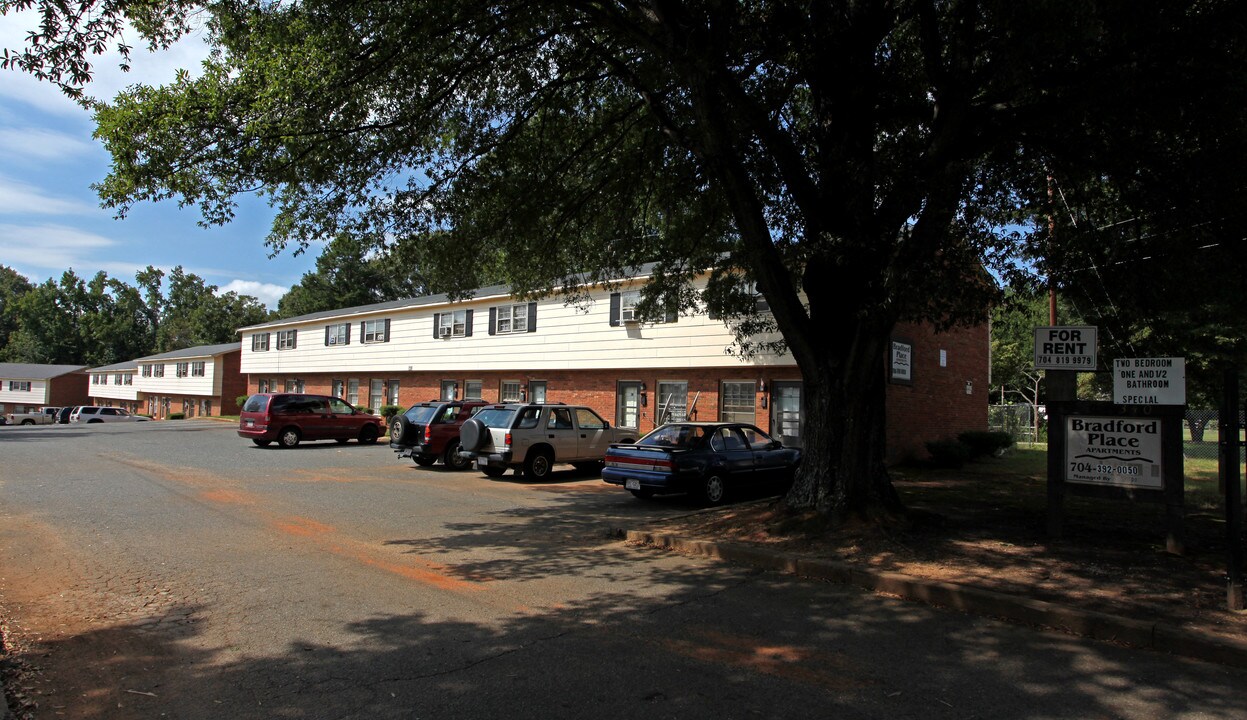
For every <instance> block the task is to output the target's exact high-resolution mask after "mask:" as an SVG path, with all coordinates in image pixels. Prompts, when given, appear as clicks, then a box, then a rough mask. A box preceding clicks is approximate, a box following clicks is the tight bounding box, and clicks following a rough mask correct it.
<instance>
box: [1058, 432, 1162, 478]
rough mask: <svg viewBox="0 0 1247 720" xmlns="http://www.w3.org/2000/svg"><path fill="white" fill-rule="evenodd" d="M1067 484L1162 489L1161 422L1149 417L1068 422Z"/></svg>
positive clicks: (1066, 435)
mask: <svg viewBox="0 0 1247 720" xmlns="http://www.w3.org/2000/svg"><path fill="white" fill-rule="evenodd" d="M1065 481H1066V482H1071V483H1084V484H1088V485H1113V486H1117V487H1128V488H1147V489H1153V490H1159V489H1161V488H1163V487H1164V475H1163V473H1162V471H1161V422H1160V420H1159V419H1156V418H1146V417H1087V416H1073V417H1067V418H1066V419H1065Z"/></svg>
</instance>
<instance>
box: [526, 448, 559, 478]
mask: <svg viewBox="0 0 1247 720" xmlns="http://www.w3.org/2000/svg"><path fill="white" fill-rule="evenodd" d="M553 468H554V458H553V457H552V456H551V454H550V451H548V450H534V451H530V452H529V453H528V457H527V458H525V460H524V477H526V478H528V479H529V480H545V479H546V478H548V477H550V471H551V470H552V469H553Z"/></svg>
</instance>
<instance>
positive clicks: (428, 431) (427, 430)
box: [424, 425, 433, 443]
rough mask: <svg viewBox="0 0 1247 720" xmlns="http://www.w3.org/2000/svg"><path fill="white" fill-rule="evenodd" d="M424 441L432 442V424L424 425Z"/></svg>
mask: <svg viewBox="0 0 1247 720" xmlns="http://www.w3.org/2000/svg"><path fill="white" fill-rule="evenodd" d="M424 441H425V442H426V443H428V442H433V426H432V425H425V426H424Z"/></svg>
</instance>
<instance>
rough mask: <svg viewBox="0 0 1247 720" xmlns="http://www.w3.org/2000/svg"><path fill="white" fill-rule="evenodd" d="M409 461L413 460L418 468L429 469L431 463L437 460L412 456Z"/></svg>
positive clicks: (429, 457)
mask: <svg viewBox="0 0 1247 720" xmlns="http://www.w3.org/2000/svg"><path fill="white" fill-rule="evenodd" d="M411 459H412V460H414V461H415V462H416V464H417V465H419V466H420V467H429V466H430V465H432V464H433V463H435V462H437V458H435V457H432V456H430V455H412V456H411Z"/></svg>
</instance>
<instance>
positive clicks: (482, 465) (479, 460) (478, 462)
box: [476, 458, 489, 468]
mask: <svg viewBox="0 0 1247 720" xmlns="http://www.w3.org/2000/svg"><path fill="white" fill-rule="evenodd" d="M476 466H477V467H478V468H487V467H489V461H488V460H486V459H485V458H477V459H476Z"/></svg>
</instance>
